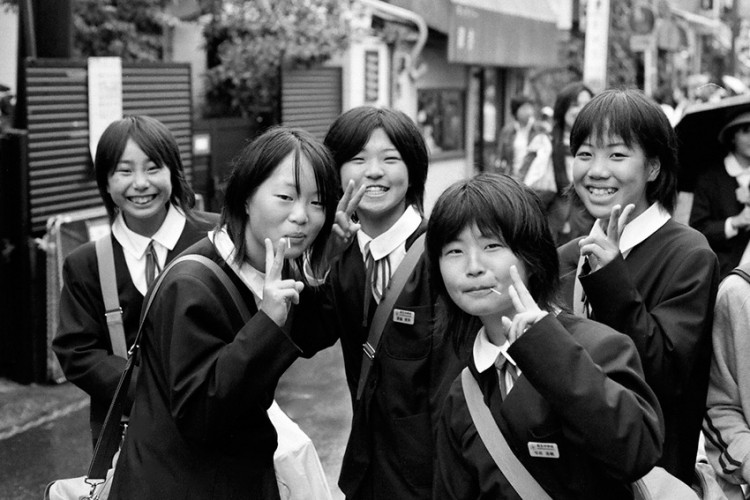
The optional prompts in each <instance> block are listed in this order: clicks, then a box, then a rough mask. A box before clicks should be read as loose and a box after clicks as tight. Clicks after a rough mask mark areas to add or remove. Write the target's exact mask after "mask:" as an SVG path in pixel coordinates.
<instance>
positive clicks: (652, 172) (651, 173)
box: [646, 158, 661, 182]
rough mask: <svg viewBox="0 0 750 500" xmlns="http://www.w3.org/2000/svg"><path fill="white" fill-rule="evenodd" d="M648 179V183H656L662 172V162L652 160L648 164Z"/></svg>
mask: <svg viewBox="0 0 750 500" xmlns="http://www.w3.org/2000/svg"><path fill="white" fill-rule="evenodd" d="M646 168H648V179H647V182H652V181H655V180H656V178H657V177H659V172H661V162H660V161H659V159H658V158H657V159H655V160H651V161H649V162H648V167H646Z"/></svg>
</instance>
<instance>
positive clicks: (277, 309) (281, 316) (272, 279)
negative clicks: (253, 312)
mask: <svg viewBox="0 0 750 500" xmlns="http://www.w3.org/2000/svg"><path fill="white" fill-rule="evenodd" d="M265 244H266V281H265V283H263V300H261V302H260V307H259V309H260V310H261V311H263V312H264V313H266V314H267V315H268V317H269V318H271V319H272V320H273V322H274V323H276V324H277V325H279V326H284V323H286V318H287V315H288V314H289V308H290V307H291V304H298V303H299V294H300V292H301V291H302V289H303V288H304V287H305V285H304V284H303V283H302V282H301V281H295V280H293V279H286V280H285V279H281V270H282V269H283V268H284V250H285V249H286V246H287V240H286V238H280V239H279V242H278V244H277V245H276V252H275V253H274V250H273V243H271V240H270V239H269V238H266V239H265Z"/></svg>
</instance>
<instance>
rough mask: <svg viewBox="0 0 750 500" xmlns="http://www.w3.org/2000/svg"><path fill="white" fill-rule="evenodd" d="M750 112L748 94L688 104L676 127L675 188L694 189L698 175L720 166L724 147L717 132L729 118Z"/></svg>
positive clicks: (724, 151)
mask: <svg viewBox="0 0 750 500" xmlns="http://www.w3.org/2000/svg"><path fill="white" fill-rule="evenodd" d="M746 111H750V95H748V94H745V95H738V96H734V97H727V98H725V99H721V100H720V101H716V102H706V103H700V104H693V105H691V106H689V107H688V108H687V109H686V110H685V113H684V114H683V115H682V118H681V119H680V121H679V122H678V123H677V125H676V126H675V131H676V132H677V139H678V146H679V151H678V156H679V162H680V170H679V174H678V188H679V190H680V191H690V192H692V191H693V187H694V186H695V179H696V177H698V175H699V174H700V173H701V172H703V171H704V170H707V169H709V168H712V167H718V166H719V165H722V159H723V158H724V156H726V154H727V150H726V148H725V147H724V146H722V145H721V144H720V143H719V139H718V135H719V131H720V130H721V129H722V128H723V127H724V125H726V124H727V123H728V122H729V120H731V119H732V118H734V117H735V116H737V115H738V114H740V113H744V112H746Z"/></svg>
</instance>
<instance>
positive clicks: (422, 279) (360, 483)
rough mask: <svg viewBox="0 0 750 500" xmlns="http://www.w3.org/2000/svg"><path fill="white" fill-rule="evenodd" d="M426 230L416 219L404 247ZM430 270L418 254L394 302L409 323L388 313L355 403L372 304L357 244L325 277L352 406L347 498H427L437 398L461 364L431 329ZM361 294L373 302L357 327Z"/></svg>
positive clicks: (343, 479) (344, 472) (344, 482)
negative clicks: (327, 277)
mask: <svg viewBox="0 0 750 500" xmlns="http://www.w3.org/2000/svg"><path fill="white" fill-rule="evenodd" d="M424 230H425V224H422V225H421V226H420V227H419V228H418V229H417V230H416V231H415V232H414V233H413V234H412V235H411V236H410V237H409V238H408V239H407V241H406V246H407V249H408V248H409V247H410V246H411V244H412V243H413V241H414V240H415V239H416V238H417V237H418V236H419V235H420V234H422V233H423V232H424ZM428 274H429V271H428V265H427V261H426V259H425V256H424V255H423V256H422V257H421V258H420V260H419V262H418V263H417V265H416V267H415V269H414V271H413V272H412V274H411V276H410V277H409V279H408V280H407V283H406V285H405V286H404V289H403V291H402V292H401V295H399V297H398V299H397V300H396V304H395V306H394V310H400V311H406V312H407V315H409V314H413V324H407V323H399V322H395V321H393V314H392V313H391V314H389V319H388V321H387V323H386V326H385V328H384V332H383V336H382V337H381V341H380V345H379V347H378V352H377V354H376V357H375V360H374V362H373V366H372V369H371V371H370V376H369V382H368V385H367V386H366V388H365V391H364V394H363V395H362V399H361V400H360V401H359V402H358V403H357V402H356V401H355V399H356V393H357V385H358V383H359V376H360V368H361V364H362V344H363V343H364V342H365V341H366V340H367V336H368V331H369V323H370V321H371V320H372V317H373V315H374V313H375V309H376V307H377V304H376V302H375V301H374V299H372V298H371V297H372V294H371V293H370V292H369V291H368V292H367V294H366V295H365V292H364V288H365V265H364V262H363V258H362V254H361V253H360V250H359V246H358V245H357V244H356V243H355V244H352V245H351V246H350V247H349V248H348V249H347V251H346V252H345V253H344V255H343V257H342V259H341V260H340V261H339V262H338V263H337V265H336V266H335V267H334V269H333V270H332V272H331V275H330V277H329V280H328V282H329V284H330V285H329V288H328V292H329V293H328V299H329V308H330V309H331V310H330V316H331V317H335V318H336V321H337V323H336V325H335V330H336V334H337V335H338V336H339V337H340V338H341V347H342V350H343V355H344V367H345V370H346V380H347V383H348V385H349V390H350V392H351V396H352V401H353V404H354V414H353V420H352V428H351V434H350V436H349V441H348V443H347V447H346V451H345V453H344V459H343V464H342V467H341V476H340V478H339V486H340V487H341V490H342V491H343V492H344V493H345V494H346V496H347V498H349V499H353V498H357V499H363V498H365V499H367V498H382V499H389V500H393V499H395V498H398V499H399V500H406V499H426V498H430V497H431V490H432V472H433V466H432V463H433V459H434V451H435V450H434V442H433V441H434V439H433V434H434V428H435V425H436V423H437V419H438V415H439V411H440V406H441V403H442V399H443V397H444V396H445V394H446V393H447V391H448V387H449V386H450V383H451V381H452V380H453V378H454V377H455V376H456V375H457V374H458V373H459V372H460V370H461V367H462V364H461V363H460V362H459V361H458V358H457V357H456V355H455V354H454V353H453V349H452V347H451V345H450V343H449V342H447V341H446V339H444V338H442V337H440V336H438V335H436V334H435V332H434V331H433V326H434V318H435V298H434V296H433V294H432V293H431V290H430V282H429V275H428ZM387 293H388V292H387V291H386V294H387ZM365 297H366V298H367V300H370V301H371V302H370V306H369V307H370V308H369V318H368V322H367V325H366V326H363V321H362V315H363V308H364V300H365Z"/></svg>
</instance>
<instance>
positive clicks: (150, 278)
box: [146, 240, 161, 288]
mask: <svg viewBox="0 0 750 500" xmlns="http://www.w3.org/2000/svg"><path fill="white" fill-rule="evenodd" d="M160 270H161V269H159V260H158V259H157V257H156V249H155V248H154V240H151V241H150V242H149V243H148V247H147V248H146V285H147V286H148V287H149V288H151V283H153V282H154V279H156V275H157V274H158V273H159V271H160Z"/></svg>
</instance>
